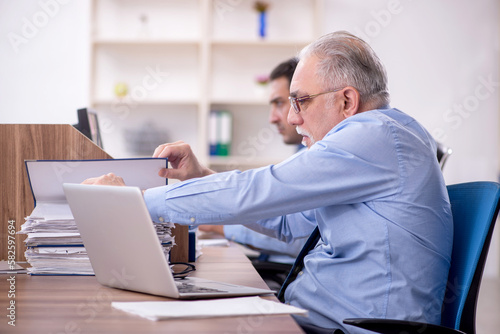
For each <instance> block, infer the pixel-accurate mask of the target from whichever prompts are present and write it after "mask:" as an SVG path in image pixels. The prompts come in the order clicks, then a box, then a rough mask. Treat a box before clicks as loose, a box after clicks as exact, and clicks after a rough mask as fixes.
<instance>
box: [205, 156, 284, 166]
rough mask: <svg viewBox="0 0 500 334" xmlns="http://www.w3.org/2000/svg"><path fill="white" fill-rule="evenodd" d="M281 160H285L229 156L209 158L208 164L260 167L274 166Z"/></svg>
mask: <svg viewBox="0 0 500 334" xmlns="http://www.w3.org/2000/svg"><path fill="white" fill-rule="evenodd" d="M283 160H285V158H283V159H276V158H271V157H254V158H251V159H250V158H249V157H248V156H238V155H229V156H227V157H222V156H210V157H209V164H210V166H224V165H237V166H244V167H260V166H268V165H275V164H278V163H280V162H281V161H283Z"/></svg>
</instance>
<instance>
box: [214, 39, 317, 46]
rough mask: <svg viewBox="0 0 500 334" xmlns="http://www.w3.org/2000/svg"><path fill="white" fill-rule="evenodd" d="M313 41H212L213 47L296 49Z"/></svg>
mask: <svg viewBox="0 0 500 334" xmlns="http://www.w3.org/2000/svg"><path fill="white" fill-rule="evenodd" d="M310 42H311V41H305V40H304V41H283V40H267V39H264V40H259V39H255V40H246V41H245V40H236V39H234V40H232V39H228V40H223V39H220V40H217V39H215V40H212V41H211V44H212V45H213V46H279V47H286V46H288V47H296V46H300V47H303V46H306V45H308V44H309V43H310Z"/></svg>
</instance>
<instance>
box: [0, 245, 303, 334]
mask: <svg viewBox="0 0 500 334" xmlns="http://www.w3.org/2000/svg"><path fill="white" fill-rule="evenodd" d="M202 251H203V255H202V256H201V257H200V258H199V259H198V261H197V262H196V271H195V274H194V275H193V276H198V277H204V278H208V279H214V280H219V281H224V282H228V283H235V284H242V285H248V286H253V287H257V288H267V286H266V284H265V283H264V281H263V280H262V279H261V277H260V276H259V275H258V273H257V272H256V271H255V269H254V268H253V267H252V265H251V263H250V261H249V260H248V259H247V258H246V257H245V256H244V255H243V254H242V253H241V251H240V250H239V249H237V248H236V247H234V246H232V247H206V248H204V249H203V250H202ZM9 277H10V275H6V274H2V275H0V310H2V311H0V333H2V334H4V333H51V334H60V333H68V334H69V333H71V334H73V333H80V334H83V333H217V334H219V333H302V331H301V329H300V327H299V326H298V325H297V324H296V323H295V321H294V320H293V319H292V317H291V316H252V317H250V316H246V317H226V318H212V319H196V320H191V319H190V320H167V321H158V322H154V321H150V320H146V319H143V318H140V317H135V316H132V315H129V314H127V313H125V312H122V311H119V310H115V309H113V308H111V302H112V301H152V300H160V301H161V300H169V299H168V298H163V297H157V296H151V295H146V294H141V293H135V292H130V291H123V290H118V289H112V288H107V287H104V286H102V285H100V284H99V283H97V281H96V279H95V277H93V276H88V277H81V276H29V275H25V274H18V275H16V277H15V299H13V300H15V307H16V309H15V319H16V321H15V324H16V326H15V327H12V326H10V325H8V323H7V322H8V321H9V319H8V317H7V315H8V314H9V313H8V312H9V311H8V310H7V307H9V302H10V300H12V299H10V298H9V297H8V294H9V289H10V284H9V281H8V280H7V279H8V278H9ZM266 298H270V299H274V300H275V298H274V297H266Z"/></svg>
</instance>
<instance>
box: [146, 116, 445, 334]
mask: <svg viewBox="0 0 500 334" xmlns="http://www.w3.org/2000/svg"><path fill="white" fill-rule="evenodd" d="M145 200H146V204H147V205H148V208H149V211H150V213H151V217H152V219H153V220H154V221H157V222H158V221H171V222H174V223H178V224H184V225H193V224H195V225H197V224H246V225H247V226H248V227H251V228H252V229H255V230H257V231H259V232H261V233H265V234H267V235H270V236H274V237H276V238H279V239H281V240H284V241H287V242H291V241H292V240H294V238H300V237H304V236H307V235H309V234H310V231H311V227H312V226H311V224H314V223H312V222H311V221H310V220H308V219H307V217H306V216H305V215H304V214H303V213H302V212H303V211H306V210H314V213H315V220H316V223H317V224H318V226H319V230H320V233H321V240H320V241H319V242H318V244H317V246H316V247H315V248H314V249H313V250H312V251H311V252H309V254H308V255H307V256H306V257H305V261H304V270H303V272H302V274H300V275H299V276H298V278H297V279H296V280H295V281H294V282H293V283H292V284H290V286H289V287H288V289H287V290H286V293H285V300H286V302H287V303H290V304H292V305H295V306H298V307H302V308H304V309H307V310H309V318H308V319H307V321H309V322H311V323H313V324H315V325H317V326H321V327H329V328H340V329H342V330H344V331H346V332H348V333H365V331H362V330H359V329H355V328H352V327H351V328H346V327H344V325H343V324H342V320H343V319H345V318H352V317H363V318H370V317H381V318H395V319H407V320H414V321H425V322H429V323H434V324H438V323H439V322H440V313H441V304H442V300H443V295H444V290H445V286H446V281H447V276H448V269H449V265H450V256H451V246H452V239H453V226H452V216H451V208H450V204H449V199H448V194H447V191H446V187H445V184H444V180H443V177H442V174H441V171H440V168H439V165H438V163H437V159H436V145H435V141H434V140H433V138H432V137H431V136H430V135H429V133H428V132H427V131H426V130H425V129H424V128H423V127H422V126H421V125H420V124H419V123H418V122H416V121H415V120H414V119H413V118H411V117H410V116H408V115H406V114H404V113H403V112H401V111H399V110H397V109H389V108H388V109H380V110H371V111H367V112H363V113H360V114H357V115H354V116H351V117H349V118H347V119H346V120H344V121H342V122H341V123H339V124H338V125H337V126H335V127H334V128H333V129H332V130H330V131H329V132H328V134H327V135H326V136H325V137H324V138H323V139H322V140H320V141H318V142H317V143H316V144H314V145H313V146H312V147H311V148H310V149H309V150H308V151H306V152H304V153H302V154H296V155H294V156H292V157H290V158H289V159H287V160H285V161H284V162H282V163H280V164H278V165H274V166H273V165H271V166H267V167H263V168H259V169H253V170H248V171H245V172H239V171H233V172H225V173H220V174H214V175H210V176H208V177H204V178H199V179H191V180H187V181H185V182H181V183H177V184H174V185H171V186H164V187H159V188H153V189H149V190H147V191H146V192H145ZM273 217H274V218H273Z"/></svg>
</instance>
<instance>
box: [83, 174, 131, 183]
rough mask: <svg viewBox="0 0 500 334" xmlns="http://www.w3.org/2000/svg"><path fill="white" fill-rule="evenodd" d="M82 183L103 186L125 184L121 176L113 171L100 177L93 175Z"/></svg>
mask: <svg viewBox="0 0 500 334" xmlns="http://www.w3.org/2000/svg"><path fill="white" fill-rule="evenodd" d="M82 184H94V185H103V186H124V185H125V182H124V181H123V179H122V178H121V177H119V176H117V175H115V174H113V173H109V174H106V175H102V176H99V177H92V178H90V179H86V180H85V181H83V182H82Z"/></svg>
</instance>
